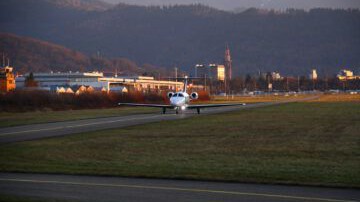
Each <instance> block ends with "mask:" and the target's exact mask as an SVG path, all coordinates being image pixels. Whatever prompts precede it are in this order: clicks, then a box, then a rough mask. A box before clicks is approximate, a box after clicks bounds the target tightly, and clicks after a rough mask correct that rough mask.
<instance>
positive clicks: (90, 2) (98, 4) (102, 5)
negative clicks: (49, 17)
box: [45, 0, 113, 11]
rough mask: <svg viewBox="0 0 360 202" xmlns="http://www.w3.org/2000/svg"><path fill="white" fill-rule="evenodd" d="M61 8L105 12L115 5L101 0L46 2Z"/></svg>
mask: <svg viewBox="0 0 360 202" xmlns="http://www.w3.org/2000/svg"><path fill="white" fill-rule="evenodd" d="M45 1H47V2H48V3H50V4H55V5H57V6H59V7H64V8H72V9H79V10H86V11H104V10H107V9H109V8H112V7H113V5H112V4H110V3H106V2H104V1H99V0H45Z"/></svg>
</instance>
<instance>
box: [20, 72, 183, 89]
mask: <svg viewBox="0 0 360 202" xmlns="http://www.w3.org/2000/svg"><path fill="white" fill-rule="evenodd" d="M28 76H29V74H25V75H23V76H19V77H17V78H16V82H17V88H24V87H25V79H26V77H28ZM33 76H34V80H35V81H36V82H38V85H39V88H40V89H43V90H50V91H56V92H58V91H60V92H63V91H64V90H65V92H66V91H67V92H71V91H70V89H69V88H71V90H72V91H73V92H74V93H75V92H76V91H77V90H78V89H76V87H78V88H80V87H86V88H89V87H91V88H92V89H93V90H94V91H106V92H110V91H121V92H128V91H132V90H136V91H142V92H161V91H177V90H180V89H182V88H183V85H184V83H183V82H176V81H170V80H169V81H165V80H155V79H154V77H146V76H130V77H128V76H126V77H104V74H103V73H102V72H50V73H34V74H33ZM61 87H62V88H61Z"/></svg>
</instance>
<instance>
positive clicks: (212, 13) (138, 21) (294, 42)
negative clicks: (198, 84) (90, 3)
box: [0, 0, 360, 75]
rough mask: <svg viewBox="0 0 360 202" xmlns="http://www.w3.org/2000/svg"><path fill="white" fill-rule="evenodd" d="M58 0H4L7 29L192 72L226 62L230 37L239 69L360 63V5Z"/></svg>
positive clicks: (298, 69)
mask: <svg viewBox="0 0 360 202" xmlns="http://www.w3.org/2000/svg"><path fill="white" fill-rule="evenodd" d="M57 1H59V2H62V3H61V4H60V5H59V3H54V2H53V1H51V2H49V0H25V1H24V0H11V1H10V0H6V1H1V2H0V7H1V8H3V12H1V13H0V31H1V32H9V33H14V34H17V35H21V36H29V37H33V38H37V39H41V40H45V41H50V42H52V43H56V44H60V45H63V46H65V47H68V48H70V49H73V50H77V51H80V52H82V53H84V54H86V55H88V56H91V55H94V54H97V53H99V54H100V55H102V56H103V57H106V58H118V57H120V58H129V59H130V60H132V61H136V62H137V63H138V64H145V63H150V64H155V65H157V66H166V67H168V68H169V69H172V68H173V67H174V66H177V67H179V68H180V69H182V70H188V71H192V72H193V70H194V68H193V67H194V65H195V64H197V63H222V62H223V57H224V49H225V45H226V44H229V46H230V50H231V55H232V58H233V69H234V71H235V75H238V74H245V73H249V72H250V73H253V72H258V71H259V70H260V71H275V70H277V71H280V72H281V73H283V74H293V75H297V74H307V73H308V71H309V70H310V69H311V68H313V67H315V68H317V69H318V70H319V72H320V73H323V74H325V73H326V74H334V73H336V72H337V71H338V70H339V68H341V67H348V68H358V67H360V58H359V57H358V56H359V55H360V39H359V37H358V36H360V12H359V10H331V9H313V10H310V11H309V12H305V11H302V10H294V9H292V10H291V9H290V10H287V11H284V12H274V11H266V10H259V9H248V10H246V11H244V12H241V13H232V12H225V11H221V10H217V9H214V8H211V7H208V6H203V5H189V6H183V5H177V6H164V7H160V6H152V7H145V6H130V5H126V4H120V5H114V6H111V7H110V8H107V9H105V10H101V9H100V10H99V9H95V10H94V9H92V10H91V9H90V10H89V9H77V8H76V5H77V3H75V6H74V4H70V5H72V6H62V5H67V4H66V2H67V0H57ZM82 1H85V0H82ZM64 2H65V3H64ZM70 2H71V1H70ZM80 5H81V4H80Z"/></svg>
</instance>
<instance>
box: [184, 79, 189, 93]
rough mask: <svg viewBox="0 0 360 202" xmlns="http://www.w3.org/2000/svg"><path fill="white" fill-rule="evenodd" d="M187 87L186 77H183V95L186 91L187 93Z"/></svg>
mask: <svg viewBox="0 0 360 202" xmlns="http://www.w3.org/2000/svg"><path fill="white" fill-rule="evenodd" d="M187 85H188V77H187V76H185V81H184V91H183V92H184V93H186V91H187Z"/></svg>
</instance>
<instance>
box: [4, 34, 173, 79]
mask: <svg viewBox="0 0 360 202" xmlns="http://www.w3.org/2000/svg"><path fill="white" fill-rule="evenodd" d="M0 39H1V40H0V53H5V54H6V57H7V58H9V59H10V65H11V66H14V67H15V71H16V72H18V73H20V74H23V73H26V72H49V71H55V72H57V71H62V72H65V71H103V72H105V73H109V74H110V73H115V72H116V71H117V72H118V73H120V74H123V75H135V74H145V73H146V74H147V75H153V76H158V75H159V73H160V74H162V75H167V74H168V73H169V72H167V71H165V70H164V69H163V68H156V67H154V66H152V65H149V64H145V65H142V66H141V67H139V66H138V65H137V64H136V63H134V62H132V61H130V60H128V59H126V58H113V59H108V58H104V57H100V56H97V55H93V56H90V57H89V56H86V55H84V54H82V53H80V52H78V51H74V50H71V49H68V48H65V47H63V46H60V45H56V44H52V43H49V42H45V41H41V40H37V39H33V38H29V37H20V36H16V35H13V34H6V33H0Z"/></svg>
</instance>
